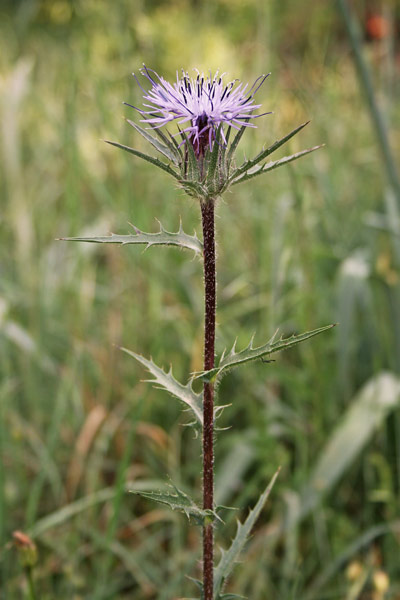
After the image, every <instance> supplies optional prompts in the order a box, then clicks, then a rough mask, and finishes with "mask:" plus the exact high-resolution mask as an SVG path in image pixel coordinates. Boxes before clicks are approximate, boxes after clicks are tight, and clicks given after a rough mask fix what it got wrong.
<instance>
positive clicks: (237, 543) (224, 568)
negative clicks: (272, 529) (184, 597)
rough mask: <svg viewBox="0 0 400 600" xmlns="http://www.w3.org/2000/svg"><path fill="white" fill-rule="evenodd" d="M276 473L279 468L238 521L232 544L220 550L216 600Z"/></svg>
mask: <svg viewBox="0 0 400 600" xmlns="http://www.w3.org/2000/svg"><path fill="white" fill-rule="evenodd" d="M278 474H279V470H278V471H277V472H276V473H275V475H274V476H273V478H272V480H271V482H270V483H269V485H268V487H267V488H266V489H265V491H264V492H263V493H262V494H261V496H260V498H259V500H258V502H257V504H256V505H255V507H254V508H253V510H251V511H250V513H249V515H248V517H247V519H246V520H245V522H244V523H240V522H239V521H238V526H237V531H236V535H235V537H234V539H233V541H232V544H231V546H230V548H229V550H227V551H222V556H221V560H220V562H219V564H218V565H217V567H216V569H215V572H214V596H215V599H216V600H217V599H219V598H221V595H220V594H221V591H222V588H223V586H224V584H225V582H226V580H227V579H228V577H229V575H230V573H231V571H232V569H233V567H234V566H235V562H236V561H237V560H238V558H239V555H240V553H241V551H242V550H243V548H244V545H245V544H246V542H247V540H248V538H249V536H250V533H251V531H252V529H253V527H254V525H255V523H256V521H257V519H258V517H259V516H260V513H261V511H262V509H263V508H264V505H265V503H266V501H267V499H268V496H269V494H270V492H271V490H272V487H273V485H274V483H275V481H276V478H277V477H278Z"/></svg>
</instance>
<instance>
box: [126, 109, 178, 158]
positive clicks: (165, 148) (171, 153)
mask: <svg viewBox="0 0 400 600" xmlns="http://www.w3.org/2000/svg"><path fill="white" fill-rule="evenodd" d="M126 120H127V122H128V123H129V125H131V126H132V127H133V128H134V129H136V131H137V132H138V133H140V135H141V136H142V137H144V139H145V140H146V141H148V142H150V144H151V145H152V146H154V148H155V149H156V150H158V151H159V152H161V154H164V156H166V157H167V158H168V159H169V160H170V161H171V162H173V163H174V164H175V165H176V166H178V165H179V163H180V159H179V154H178V153H177V152H176V149H175V147H174V146H173V145H172V144H171V142H170V141H169V140H168V138H165V140H166V142H167V144H162V143H161V142H159V141H158V140H157V138H155V137H154V136H152V135H151V134H150V133H149V132H148V131H147V130H146V129H143V127H140V125H137V124H136V123H135V122H134V121H131V120H130V119H126Z"/></svg>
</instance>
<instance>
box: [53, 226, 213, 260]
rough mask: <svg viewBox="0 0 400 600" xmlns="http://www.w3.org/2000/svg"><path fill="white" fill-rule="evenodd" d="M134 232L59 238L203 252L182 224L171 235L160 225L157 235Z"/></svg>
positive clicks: (136, 229) (194, 236)
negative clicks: (170, 247) (179, 247)
mask: <svg viewBox="0 0 400 600" xmlns="http://www.w3.org/2000/svg"><path fill="white" fill-rule="evenodd" d="M132 227H133V228H134V230H135V232H136V233H134V234H131V235H117V234H115V233H112V234H111V235H106V236H99V237H73V238H61V240H63V241H66V242H93V243H99V244H101V243H108V244H122V245H125V244H146V246H147V248H149V247H150V246H161V245H163V246H181V247H182V248H189V250H194V252H196V254H201V253H202V251H203V244H202V243H201V241H200V240H199V239H198V237H197V235H196V234H194V235H188V234H187V233H185V232H184V231H183V229H182V224H181V225H180V226H179V230H178V231H177V232H176V233H171V232H169V231H167V230H166V229H164V228H163V226H162V225H161V223H160V231H158V232H157V233H144V232H143V231H140V229H138V228H137V227H135V226H134V225H132Z"/></svg>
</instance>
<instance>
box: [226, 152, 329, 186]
mask: <svg viewBox="0 0 400 600" xmlns="http://www.w3.org/2000/svg"><path fill="white" fill-rule="evenodd" d="M319 148H323V144H322V145H320V146H314V147H313V148H308V150H302V151H301V152H296V154H292V155H291V156H284V157H283V158H280V159H279V160H273V161H271V162H269V163H266V164H264V165H256V166H254V167H251V168H249V169H245V170H244V173H243V174H242V175H239V176H238V177H234V176H232V178H231V183H232V185H236V184H237V183H243V182H244V181H248V180H249V179H253V177H256V176H257V175H262V174H263V173H268V171H272V170H273V169H277V168H278V167H282V166H283V165H287V164H288V163H290V162H293V161H294V160H297V159H298V158H301V157H302V156H305V155H306V154H310V152H314V151H315V150H319ZM260 160H261V159H260ZM250 162H254V161H250ZM240 170H242V168H240Z"/></svg>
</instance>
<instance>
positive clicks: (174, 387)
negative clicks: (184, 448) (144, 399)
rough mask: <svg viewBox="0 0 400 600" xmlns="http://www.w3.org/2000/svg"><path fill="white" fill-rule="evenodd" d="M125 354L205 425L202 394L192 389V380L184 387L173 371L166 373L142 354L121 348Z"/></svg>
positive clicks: (152, 381)
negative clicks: (141, 366)
mask: <svg viewBox="0 0 400 600" xmlns="http://www.w3.org/2000/svg"><path fill="white" fill-rule="evenodd" d="M121 350H123V351H124V352H126V353H127V354H129V356H132V357H133V358H135V359H136V360H137V361H138V362H140V363H141V364H142V365H144V366H145V367H146V369H147V370H148V371H150V373H151V374H152V375H153V376H154V378H155V379H149V380H148V381H150V382H151V383H153V384H156V385H157V386H158V387H160V388H162V389H163V390H166V391H167V392H169V393H170V394H172V396H175V398H178V399H179V400H181V401H182V402H183V403H184V404H186V406H188V407H189V408H190V409H191V410H192V412H193V414H194V416H195V417H196V421H198V422H199V423H200V424H201V425H203V408H202V394H196V392H195V391H194V390H193V387H192V381H193V380H192V379H191V380H190V381H189V382H188V383H187V384H186V385H182V384H181V383H179V381H177V380H176V379H175V377H174V376H173V375H172V369H170V370H169V372H168V373H166V372H165V371H164V370H163V369H161V368H160V367H157V365H156V364H155V363H154V362H153V361H152V360H151V359H150V360H147V358H144V357H143V356H141V355H140V354H136V353H135V352H132V351H131V350H128V349H127V348H121Z"/></svg>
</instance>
